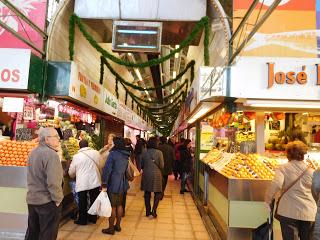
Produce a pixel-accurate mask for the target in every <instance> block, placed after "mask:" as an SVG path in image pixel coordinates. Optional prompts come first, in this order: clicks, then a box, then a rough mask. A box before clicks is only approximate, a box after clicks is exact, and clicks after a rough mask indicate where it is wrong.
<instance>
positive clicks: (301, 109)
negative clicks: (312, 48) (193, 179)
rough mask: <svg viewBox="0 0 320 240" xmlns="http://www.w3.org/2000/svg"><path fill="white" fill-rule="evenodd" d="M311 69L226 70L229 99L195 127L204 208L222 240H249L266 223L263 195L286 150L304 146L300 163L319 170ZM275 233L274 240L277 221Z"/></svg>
mask: <svg viewBox="0 0 320 240" xmlns="http://www.w3.org/2000/svg"><path fill="white" fill-rule="evenodd" d="M317 61H318V60H317V59H292V58H290V59H284V58H272V59H271V58H249V57H247V58H242V59H241V60H239V62H237V64H236V65H235V66H233V67H232V68H231V69H230V71H231V76H233V77H232V78H231V79H230V80H229V81H230V83H229V84H230V85H229V86H228V89H229V90H228V92H229V96H227V98H225V101H224V103H223V104H222V105H221V106H220V107H219V108H217V109H215V110H214V111H213V112H211V113H210V114H208V115H207V116H206V117H205V118H202V119H201V120H200V129H201V134H200V136H201V137H200V152H201V153H200V160H201V161H202V162H203V163H204V164H205V171H204V173H203V174H204V175H203V177H202V179H203V180H202V184H203V191H204V195H205V198H204V200H205V201H204V203H205V204H207V206H208V213H209V215H210V216H211V218H212V221H213V222H214V224H215V226H216V228H217V229H218V231H219V233H220V234H221V235H222V236H223V238H225V239H249V238H251V232H252V229H254V228H257V227H258V226H259V225H261V224H262V223H264V222H265V221H266V219H267V217H268V213H267V211H266V209H265V207H264V203H263V201H264V195H265V192H266V190H267V188H268V185H269V184H270V181H271V179H272V178H273V176H274V169H275V167H277V166H278V165H280V164H283V163H285V162H287V160H286V156H285V152H284V150H285V147H286V144H287V143H288V142H290V141H294V140H301V141H303V142H305V143H306V144H307V145H308V146H309V151H308V153H307V154H306V156H305V161H306V163H307V164H308V165H309V166H310V167H312V168H314V169H316V168H317V167H318V166H319V161H320V153H319V148H318V146H319V144H318V142H319V133H320V132H319V124H320V122H319V120H320V118H319V117H320V103H319V96H318V94H317V92H318V91H319V89H318V87H319V85H318V84H317V83H318V77H319V75H317V72H316V71H317V66H318V65H317ZM271 63H272V65H271ZM275 66H276V67H275ZM301 66H302V67H301ZM249 67H250V70H249V69H248V68H249ZM301 69H302V71H301ZM286 72H288V73H290V75H288V74H286ZM291 75H292V76H293V75H294V76H296V77H295V80H293V78H292V79H291V77H290V76H291ZM288 76H289V77H288ZM231 97H232V98H231ZM232 99H234V100H233V101H230V100H232ZM208 150H209V153H208ZM244 216H245V217H244ZM274 232H275V237H276V239H281V232H280V227H279V223H278V222H277V221H275V225H274Z"/></svg>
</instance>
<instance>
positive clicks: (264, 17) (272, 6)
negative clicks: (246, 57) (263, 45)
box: [229, 0, 281, 65]
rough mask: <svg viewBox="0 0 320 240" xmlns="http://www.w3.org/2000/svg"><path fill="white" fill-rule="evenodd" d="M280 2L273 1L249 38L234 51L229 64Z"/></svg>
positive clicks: (278, 0) (279, 0)
mask: <svg viewBox="0 0 320 240" xmlns="http://www.w3.org/2000/svg"><path fill="white" fill-rule="evenodd" d="M280 2H281V0H275V1H274V2H273V4H272V5H271V6H270V7H269V8H268V10H267V11H266V12H265V14H264V15H263V16H262V17H261V19H260V20H259V22H257V24H256V25H255V26H254V28H253V29H252V31H251V32H250V33H249V35H248V36H247V38H246V39H245V40H243V42H242V43H241V45H240V47H239V48H238V49H237V50H236V52H235V53H233V55H232V56H231V58H230V60H229V65H231V64H232V62H233V60H234V59H235V58H236V56H237V55H238V54H239V53H240V52H241V50H242V49H243V48H244V47H245V45H246V44H247V42H249V40H250V39H251V38H252V37H253V35H254V34H255V33H256V32H257V31H258V30H259V28H260V27H261V25H262V24H263V23H264V22H265V21H266V20H267V18H268V17H269V16H270V15H271V13H272V12H273V11H274V10H275V9H276V7H278V5H279V3H280Z"/></svg>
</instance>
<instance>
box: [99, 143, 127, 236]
mask: <svg viewBox="0 0 320 240" xmlns="http://www.w3.org/2000/svg"><path fill="white" fill-rule="evenodd" d="M113 143H114V147H113V148H112V149H111V151H110V153H109V155H108V159H107V161H106V165H105V167H104V169H103V173H102V188H103V191H107V193H108V196H109V199H110V203H111V207H112V212H111V216H110V218H109V227H108V228H106V229H102V233H104V234H111V235H113V234H114V233H115V231H117V232H120V231H121V227H120V223H121V218H122V215H123V206H122V203H123V197H124V194H125V193H126V192H127V190H128V189H129V183H128V180H127V178H126V170H127V168H128V161H129V156H130V152H129V151H127V150H126V148H125V141H124V138H122V137H115V138H113ZM115 221H116V223H115Z"/></svg>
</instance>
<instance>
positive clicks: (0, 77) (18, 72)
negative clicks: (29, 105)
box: [0, 40, 31, 90]
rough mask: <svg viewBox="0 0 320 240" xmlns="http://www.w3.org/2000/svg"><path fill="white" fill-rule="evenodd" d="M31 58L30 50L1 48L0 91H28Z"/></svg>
mask: <svg viewBox="0 0 320 240" xmlns="http://www.w3.org/2000/svg"><path fill="white" fill-rule="evenodd" d="M0 42H1V40H0ZM30 57H31V51H30V50H29V49H13V48H0V89H19V90H27V89H28V79H29V68H30Z"/></svg>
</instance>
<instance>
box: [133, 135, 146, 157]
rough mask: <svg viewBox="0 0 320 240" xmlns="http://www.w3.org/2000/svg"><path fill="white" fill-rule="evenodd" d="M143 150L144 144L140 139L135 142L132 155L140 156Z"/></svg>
mask: <svg viewBox="0 0 320 240" xmlns="http://www.w3.org/2000/svg"><path fill="white" fill-rule="evenodd" d="M143 148H144V142H143V140H142V139H138V140H137V143H136V146H135V148H134V154H135V155H139V154H142V150H143Z"/></svg>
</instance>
